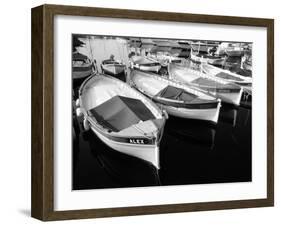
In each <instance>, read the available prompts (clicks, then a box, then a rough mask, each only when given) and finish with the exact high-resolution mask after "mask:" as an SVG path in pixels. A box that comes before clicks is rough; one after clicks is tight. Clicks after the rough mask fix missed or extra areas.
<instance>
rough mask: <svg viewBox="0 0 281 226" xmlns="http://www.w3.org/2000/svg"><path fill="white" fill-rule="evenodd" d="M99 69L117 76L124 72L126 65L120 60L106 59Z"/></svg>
mask: <svg viewBox="0 0 281 226" xmlns="http://www.w3.org/2000/svg"><path fill="white" fill-rule="evenodd" d="M101 69H102V72H103V73H104V74H108V75H112V76H118V75H120V74H123V73H124V72H125V69H126V65H125V64H122V63H121V62H118V61H108V60H106V61H103V62H102V64H101Z"/></svg>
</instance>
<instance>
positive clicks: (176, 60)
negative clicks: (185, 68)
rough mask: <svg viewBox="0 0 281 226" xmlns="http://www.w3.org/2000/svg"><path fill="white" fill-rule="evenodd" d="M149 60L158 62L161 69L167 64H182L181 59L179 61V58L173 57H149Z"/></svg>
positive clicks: (160, 55) (162, 55)
mask: <svg viewBox="0 0 281 226" xmlns="http://www.w3.org/2000/svg"><path fill="white" fill-rule="evenodd" d="M149 58H150V59H153V60H155V61H157V62H159V63H160V64H161V66H162V67H167V66H168V64H169V63H177V64H180V63H182V62H183V59H181V58H179V57H174V56H170V55H165V54H155V55H150V56H149Z"/></svg>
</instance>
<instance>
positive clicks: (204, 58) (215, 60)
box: [190, 50, 226, 66]
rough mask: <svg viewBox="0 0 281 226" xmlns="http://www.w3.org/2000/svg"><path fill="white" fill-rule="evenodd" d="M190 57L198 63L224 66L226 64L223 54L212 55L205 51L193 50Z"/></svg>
mask: <svg viewBox="0 0 281 226" xmlns="http://www.w3.org/2000/svg"><path fill="white" fill-rule="evenodd" d="M190 59H191V60H192V61H195V62H196V63H205V64H212V65H218V66H223V65H224V64H225V61H226V58H225V57H221V56H212V55H209V54H205V53H195V52H194V51H193V50H191V53H190Z"/></svg>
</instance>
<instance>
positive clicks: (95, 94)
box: [76, 74, 167, 169]
mask: <svg viewBox="0 0 281 226" xmlns="http://www.w3.org/2000/svg"><path fill="white" fill-rule="evenodd" d="M77 105H78V106H79V107H78V108H77V109H76V112H77V115H78V116H82V115H83V116H84V121H83V125H84V128H85V129H86V130H87V129H90V128H91V130H92V131H93V132H94V133H95V134H96V135H97V137H99V138H100V139H101V140H102V141H103V142H104V143H105V144H106V145H108V146H109V147H111V148H112V149H114V150H116V151H119V152H122V153H124V154H128V155H131V156H134V157H137V158H140V159H143V160H145V161H147V162H149V163H151V164H152V165H153V166H155V167H156V168H157V169H159V168H160V163H159V144H160V141H161V138H162V135H163V131H164V125H165V122H166V119H167V113H165V112H164V111H161V110H160V109H159V108H158V107H157V105H155V104H154V103H153V102H152V101H151V100H149V99H148V98H147V97H145V96H144V95H142V94H141V93H139V92H138V91H136V90H135V89H133V88H131V87H130V86H129V85H128V84H126V83H124V82H122V81H120V80H119V79H116V78H113V77H111V76H108V75H101V74H97V75H95V76H92V77H90V78H88V79H86V80H85V81H84V82H83V84H82V85H81V87H80V90H79V99H78V100H77Z"/></svg>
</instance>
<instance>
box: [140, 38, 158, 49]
mask: <svg viewBox="0 0 281 226" xmlns="http://www.w3.org/2000/svg"><path fill="white" fill-rule="evenodd" d="M155 45H156V44H155V43H154V42H153V40H152V39H149V38H142V39H141V48H142V49H147V50H151V49H152V48H153V47H155Z"/></svg>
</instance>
